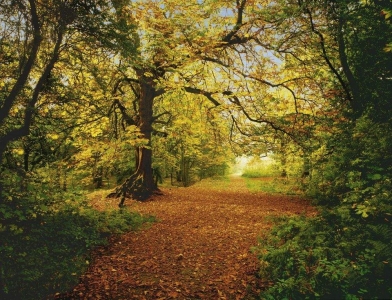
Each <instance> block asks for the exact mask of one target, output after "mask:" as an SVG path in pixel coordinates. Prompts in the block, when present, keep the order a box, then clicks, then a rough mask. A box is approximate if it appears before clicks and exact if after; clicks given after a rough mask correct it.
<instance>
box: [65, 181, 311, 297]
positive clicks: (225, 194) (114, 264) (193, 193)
mask: <svg viewBox="0 0 392 300" xmlns="http://www.w3.org/2000/svg"><path fill="white" fill-rule="evenodd" d="M247 180H249V179H247ZM250 180H251V181H253V185H256V186H260V184H258V183H259V182H260V181H261V180H263V181H272V180H273V178H264V179H253V180H252V179H250ZM162 192H163V195H159V196H154V197H153V198H151V199H150V200H148V201H146V202H138V201H134V200H133V201H131V200H128V201H127V202H126V205H127V208H130V209H132V210H135V211H138V212H140V213H142V214H147V215H154V216H156V218H157V222H156V223H153V224H152V225H151V227H149V228H148V229H142V230H141V231H137V232H130V233H126V234H123V235H120V236H118V237H115V238H113V239H112V241H111V243H110V244H109V245H108V246H106V247H104V248H101V249H98V250H97V251H95V253H94V255H93V257H94V259H93V262H92V265H91V266H90V267H89V269H88V271H87V272H86V273H85V274H84V275H82V277H81V283H80V284H79V285H77V286H76V287H75V288H74V290H73V292H72V293H69V294H67V295H66V297H67V299H72V298H73V299H162V300H163V299H256V297H257V296H258V294H259V293H260V290H261V289H263V288H265V286H266V285H268V281H267V280H265V279H264V280H263V278H258V276H257V271H258V264H259V263H258V260H257V256H256V254H255V253H252V252H251V247H254V246H255V245H256V244H257V239H258V238H260V237H262V236H263V234H266V233H267V232H268V231H269V230H270V228H271V226H272V224H273V223H274V217H275V218H277V217H282V216H290V215H305V216H312V215H314V214H315V213H316V210H315V208H313V207H312V206H311V205H310V203H309V200H304V199H301V198H300V197H299V196H293V195H291V196H289V195H282V194H270V193H265V192H263V191H262V189H259V190H258V191H255V190H253V192H252V191H251V190H249V188H248V187H247V185H246V182H245V179H244V178H243V177H240V176H230V177H227V178H226V180H224V179H215V180H212V179H206V180H203V181H201V182H198V183H197V184H195V185H192V186H191V187H188V188H183V187H165V188H162ZM92 201H93V203H94V204H93V205H94V207H96V208H97V209H107V207H108V206H110V205H111V206H113V207H116V206H117V202H114V201H112V203H111V204H108V201H107V199H105V198H103V199H102V198H99V197H98V198H97V196H95V198H93V199H92ZM64 296H65V295H63V297H64Z"/></svg>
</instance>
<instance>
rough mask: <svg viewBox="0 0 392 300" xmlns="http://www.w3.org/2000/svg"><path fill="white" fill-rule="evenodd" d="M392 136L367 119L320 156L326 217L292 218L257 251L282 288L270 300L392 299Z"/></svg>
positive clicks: (320, 199) (315, 175) (319, 193)
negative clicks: (285, 299) (391, 138)
mask: <svg viewBox="0 0 392 300" xmlns="http://www.w3.org/2000/svg"><path fill="white" fill-rule="evenodd" d="M391 133H392V124H389V123H375V122H373V121H371V120H369V119H368V118H367V117H366V116H365V117H361V118H359V119H358V120H356V122H355V123H353V124H352V126H346V129H345V130H344V131H342V132H341V134H339V135H336V136H334V137H333V138H331V139H330V140H329V141H328V143H327V145H326V147H324V148H323V149H321V151H319V152H316V153H315V155H314V157H313V162H314V164H315V166H316V167H315V170H314V171H313V172H312V178H311V181H310V185H309V192H310V194H311V195H312V196H313V198H314V199H315V201H316V203H318V204H319V205H321V206H322V207H320V210H321V213H320V215H319V216H317V217H315V218H312V219H305V218H293V219H287V220H285V222H284V223H282V224H281V225H279V226H277V227H276V228H274V229H273V231H272V233H271V235H269V236H268V237H267V238H266V239H265V240H264V241H262V240H261V241H260V244H259V245H258V247H256V248H255V250H256V251H257V253H258V255H259V259H260V262H261V269H260V273H261V276H262V277H263V278H269V279H270V280H271V281H272V282H273V283H274V284H273V286H271V287H270V288H268V289H267V290H266V291H265V292H264V293H263V294H262V295H261V298H262V299H284V298H287V299H318V298H320V299H331V298H334V299H390V298H392V286H391V284H390V282H391V281H390V278H392V267H391V262H392V227H391V220H392V213H391V212H392V205H391V195H392V182H391V178H392V168H391V166H392V142H391V140H390V136H391ZM316 158H317V159H316Z"/></svg>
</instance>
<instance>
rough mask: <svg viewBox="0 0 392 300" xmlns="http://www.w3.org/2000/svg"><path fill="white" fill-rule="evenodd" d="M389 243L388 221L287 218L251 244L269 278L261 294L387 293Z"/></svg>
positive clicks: (354, 296)
mask: <svg viewBox="0 0 392 300" xmlns="http://www.w3.org/2000/svg"><path fill="white" fill-rule="evenodd" d="M346 217H347V216H346ZM350 220H351V221H350ZM391 247H392V229H391V228H390V226H389V224H379V225H377V226H374V225H365V224H360V223H358V222H355V221H353V220H352V219H351V218H350V217H347V218H345V217H344V216H343V217H342V216H341V215H340V213H339V214H336V213H332V212H325V213H323V215H321V216H318V217H315V218H313V219H306V218H304V217H297V218H288V219H286V220H285V221H284V222H282V223H281V224H280V225H279V226H276V227H275V228H274V229H273V231H272V232H271V234H270V235H269V236H268V238H267V239H260V242H259V245H258V246H257V247H256V248H254V250H255V251H256V253H258V257H259V260H260V276H261V278H268V279H269V280H271V281H272V282H273V283H274V284H273V286H271V287H270V288H268V289H267V290H266V291H264V292H263V293H262V294H261V299H362V298H366V299H390V298H391V296H392V286H390V278H391V276H392V268H391V265H390V262H391V259H392V252H391V250H390V249H392V248H391Z"/></svg>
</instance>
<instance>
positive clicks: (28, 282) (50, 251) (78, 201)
mask: <svg viewBox="0 0 392 300" xmlns="http://www.w3.org/2000/svg"><path fill="white" fill-rule="evenodd" d="M33 179H34V180H33ZM37 179H38V178H30V179H29V182H28V184H27V185H26V188H27V189H26V190H25V191H23V190H20V189H19V190H18V189H16V188H14V187H15V185H10V183H11V182H15V181H17V180H21V179H20V178H19V179H17V178H16V176H15V175H12V174H8V175H7V176H4V177H3V182H2V186H3V188H4V189H3V192H2V193H1V202H0V219H1V220H2V221H1V223H0V240H1V244H0V254H1V255H0V283H1V287H0V288H1V292H0V293H1V294H0V295H1V297H0V298H1V299H40V298H41V299H42V298H44V297H45V296H47V295H49V294H51V293H54V292H63V291H66V290H67V289H69V288H70V287H72V286H73V285H75V284H76V283H77V280H78V277H79V275H80V274H81V273H82V272H83V271H84V270H85V268H86V267H87V266H88V264H89V261H88V260H89V259H88V257H89V252H90V251H91V250H92V249H93V248H94V247H96V246H98V245H103V244H105V243H106V242H107V237H108V236H109V235H111V234H113V233H122V232H125V231H128V230H134V229H137V228H139V227H140V226H141V224H143V223H144V222H146V221H152V219H151V218H148V219H146V218H143V217H142V216H140V215H139V214H136V213H133V212H130V211H127V210H121V211H120V210H118V211H110V212H98V211H96V210H93V209H92V208H91V207H89V206H88V203H87V202H86V201H85V200H84V197H83V196H81V195H77V194H66V193H64V192H61V191H56V190H53V189H47V188H46V187H45V184H42V182H40V184H39V185H38V183H35V182H39V181H38V180H37ZM6 191H7V192H6Z"/></svg>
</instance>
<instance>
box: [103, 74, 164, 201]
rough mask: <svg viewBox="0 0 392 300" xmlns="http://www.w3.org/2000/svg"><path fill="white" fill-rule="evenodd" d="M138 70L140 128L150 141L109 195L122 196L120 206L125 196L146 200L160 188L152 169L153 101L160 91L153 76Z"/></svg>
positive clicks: (138, 152)
mask: <svg viewBox="0 0 392 300" xmlns="http://www.w3.org/2000/svg"><path fill="white" fill-rule="evenodd" d="M143 73H144V72H142V71H138V77H139V80H140V88H141V94H140V98H139V111H138V114H139V124H138V125H139V129H140V133H141V135H142V138H144V139H146V140H147V141H148V143H147V145H146V147H139V148H138V149H137V153H136V171H135V173H133V174H132V175H131V176H130V177H129V178H127V179H126V180H125V182H124V183H123V184H122V185H121V186H119V187H118V188H117V189H116V191H115V192H114V193H112V194H110V195H109V196H115V197H120V198H121V200H120V203H119V206H120V207H122V206H123V205H124V201H125V198H127V197H130V198H133V199H135V200H141V201H142V200H146V199H147V198H149V197H150V196H151V195H152V194H153V193H154V192H155V191H157V190H158V187H157V185H156V184H155V182H154V176H153V171H152V150H151V132H152V123H153V103H154V99H155V97H156V96H157V95H158V92H157V91H156V89H155V83H154V81H153V78H151V77H146V76H145V75H144V74H143Z"/></svg>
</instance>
